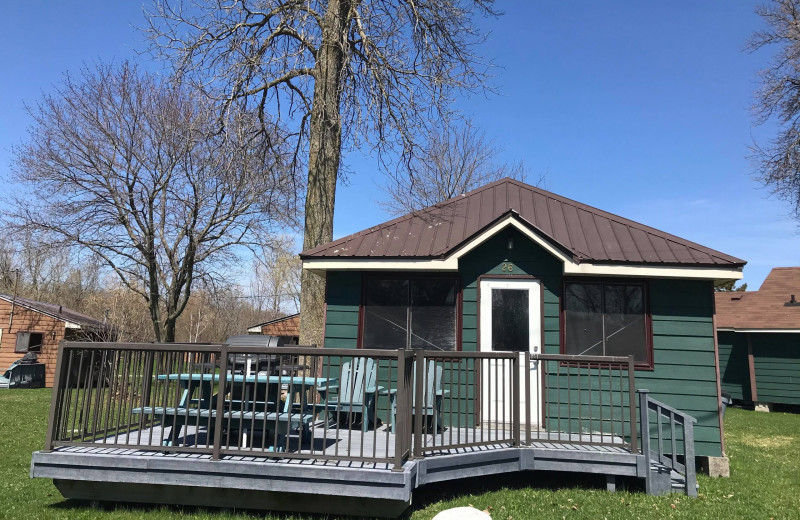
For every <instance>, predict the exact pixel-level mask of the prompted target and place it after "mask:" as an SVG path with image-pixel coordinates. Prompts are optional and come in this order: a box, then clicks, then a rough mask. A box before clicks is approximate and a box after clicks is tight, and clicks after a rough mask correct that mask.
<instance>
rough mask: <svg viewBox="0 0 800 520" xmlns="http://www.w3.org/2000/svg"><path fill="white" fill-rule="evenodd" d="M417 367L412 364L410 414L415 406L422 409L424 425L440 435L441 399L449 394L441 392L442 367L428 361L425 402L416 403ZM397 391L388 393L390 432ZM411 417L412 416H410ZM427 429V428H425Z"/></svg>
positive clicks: (393, 419) (441, 424)
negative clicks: (390, 410)
mask: <svg viewBox="0 0 800 520" xmlns="http://www.w3.org/2000/svg"><path fill="white" fill-rule="evenodd" d="M416 381H417V365H416V363H415V364H414V371H413V372H412V375H411V392H412V395H413V396H414V400H413V401H412V406H413V407H414V408H412V414H413V411H414V410H416V407H417V406H421V407H422V417H424V421H425V423H424V424H425V425H426V426H427V424H429V423H430V424H431V425H432V430H433V431H434V432H436V433H440V432H441V431H442V428H443V427H444V424H443V421H442V397H443V396H444V395H446V394H449V393H450V390H442V367H441V365H437V364H436V362H434V361H432V360H431V361H428V367H427V376H426V377H425V380H424V383H423V385H424V386H425V402H424V403H419V402H417V385H416ZM396 396H397V390H391V391H390V392H389V400H390V401H391V404H392V431H393V432H394V430H395V424H397V423H396V421H397V400H396V399H395V397H396ZM412 417H413V415H412ZM426 429H427V428H426Z"/></svg>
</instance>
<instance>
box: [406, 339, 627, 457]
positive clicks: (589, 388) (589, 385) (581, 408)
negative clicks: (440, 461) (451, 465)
mask: <svg viewBox="0 0 800 520" xmlns="http://www.w3.org/2000/svg"><path fill="white" fill-rule="evenodd" d="M434 367H435V368H434ZM415 373H417V374H419V373H424V376H423V377H422V378H417V380H416V385H417V387H416V390H415V396H416V395H424V399H421V400H420V399H416V398H415V399H414V410H415V436H414V453H415V456H421V455H422V454H424V453H434V452H442V451H446V450H451V449H459V448H471V447H477V446H488V445H502V444H506V445H513V446H524V445H532V444H534V443H549V444H558V443H562V444H573V445H574V444H583V445H605V446H618V447H621V448H624V449H627V450H630V451H634V452H635V451H637V450H638V435H637V416H636V392H635V380H634V361H633V358H632V357H610V356H606V357H591V356H580V357H579V356H567V355H558V354H530V353H518V352H434V351H417V354H416V369H415ZM437 378H439V379H440V380H437ZM423 433H430V434H431V435H423Z"/></svg>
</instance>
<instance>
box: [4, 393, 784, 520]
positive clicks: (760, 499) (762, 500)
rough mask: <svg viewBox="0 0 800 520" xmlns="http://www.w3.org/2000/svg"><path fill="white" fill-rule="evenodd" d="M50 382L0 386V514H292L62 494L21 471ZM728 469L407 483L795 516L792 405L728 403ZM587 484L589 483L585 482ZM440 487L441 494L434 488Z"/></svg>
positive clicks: (484, 504) (583, 506)
mask: <svg viewBox="0 0 800 520" xmlns="http://www.w3.org/2000/svg"><path fill="white" fill-rule="evenodd" d="M49 400H50V391H49V390H27V391H22V390H12V391H0V449H1V450H2V451H0V464H1V466H2V469H1V472H0V518H13V519H15V520H26V519H62V518H63V519H69V520H72V519H102V520H118V519H119V520H122V519H125V520H127V519H152V520H156V519H158V520H161V519H165V520H169V519H177V518H180V519H213V520H225V519H233V518H236V519H251V518H263V519H273V518H274V519H279V518H280V519H283V520H289V519H300V518H321V517H308V516H302V515H301V516H297V515H295V516H292V515H268V514H265V513H258V512H233V511H223V510H215V509H198V508H177V507H146V506H142V507H137V506H130V505H128V506H122V505H106V506H100V505H98V504H94V505H93V504H89V503H85V502H78V501H67V500H64V499H63V498H62V497H61V495H59V493H58V491H57V490H56V489H55V487H53V484H52V483H51V482H50V481H48V480H43V479H30V478H29V477H28V472H29V467H30V459H31V453H32V452H33V451H35V450H38V449H41V447H42V445H43V444H44V436H45V429H46V426H47V409H48V406H49ZM725 431H726V433H727V443H728V446H727V451H728V455H729V457H730V460H731V475H732V476H731V478H729V479H711V478H708V477H705V476H703V475H700V476H699V477H698V480H699V483H700V497H699V498H697V499H690V498H687V497H685V496H682V495H671V496H666V497H650V496H647V495H645V494H643V493H641V492H627V491H621V492H617V493H607V492H606V491H604V489H603V486H602V482H601V481H594V482H593V481H592V480H578V479H577V478H576V477H575V476H574V475H558V474H556V475H552V474H542V475H537V474H532V475H528V476H525V477H520V476H514V477H513V478H512V477H503V478H494V477H491V478H481V479H468V480H464V481H459V482H458V483H456V484H453V483H451V484H450V485H449V486H439V487H433V488H430V489H426V490H419V491H417V492H416V493H415V496H414V503H415V505H414V506H413V507H412V509H411V510H410V511H409V514H408V517H409V518H410V519H411V520H422V519H430V518H432V517H433V516H434V515H435V514H436V513H438V512H439V511H442V510H444V509H447V508H450V507H457V506H465V505H472V506H474V507H476V508H478V509H483V510H488V511H489V512H490V513H491V514H492V517H493V518H495V519H502V520H508V519H509V518H511V519H516V520H520V519H527V518H531V519H548V518H557V519H562V518H569V519H581V518H586V519H603V518H607V519H612V518H615V519H616V518H620V519H625V520H628V519H635V518H647V519H649V518H691V519H695V518H698V519H703V518H707V519H714V520H716V519H734V518H741V519H770V518H775V519H778V518H781V519H782V518H800V457H798V456H797V454H798V453H799V452H800V415H792V414H781V413H770V414H765V413H757V412H750V411H744V410H738V409H729V410H728V414H727V416H726V418H725ZM593 484H594V487H593ZM443 497H444V500H442V498H443Z"/></svg>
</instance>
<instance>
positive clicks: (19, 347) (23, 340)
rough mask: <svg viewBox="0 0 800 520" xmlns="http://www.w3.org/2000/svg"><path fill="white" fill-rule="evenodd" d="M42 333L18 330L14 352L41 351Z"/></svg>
mask: <svg viewBox="0 0 800 520" xmlns="http://www.w3.org/2000/svg"><path fill="white" fill-rule="evenodd" d="M41 351H42V334H41V333H40V332H17V343H16V346H15V347H14V352H41Z"/></svg>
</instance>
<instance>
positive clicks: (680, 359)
mask: <svg viewBox="0 0 800 520" xmlns="http://www.w3.org/2000/svg"><path fill="white" fill-rule="evenodd" d="M650 312H651V314H652V318H653V350H654V352H653V355H654V361H655V363H654V367H655V368H654V370H652V371H647V370H639V371H637V372H636V387H637V388H647V389H648V390H650V391H651V395H652V396H653V398H654V399H658V400H659V401H663V402H664V403H666V404H668V405H670V406H673V407H675V408H677V409H679V410H682V411H684V412H686V413H689V414H690V415H692V416H693V417H694V418H695V419H697V425H696V426H695V440H696V443H695V447H696V452H697V455H706V456H719V455H721V453H722V447H721V444H720V431H719V413H718V407H719V400H718V396H717V374H716V366H715V362H714V327H713V321H712V320H713V312H714V292H713V287H712V284H711V282H708V281H695V280H662V279H655V280H651V281H650Z"/></svg>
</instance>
